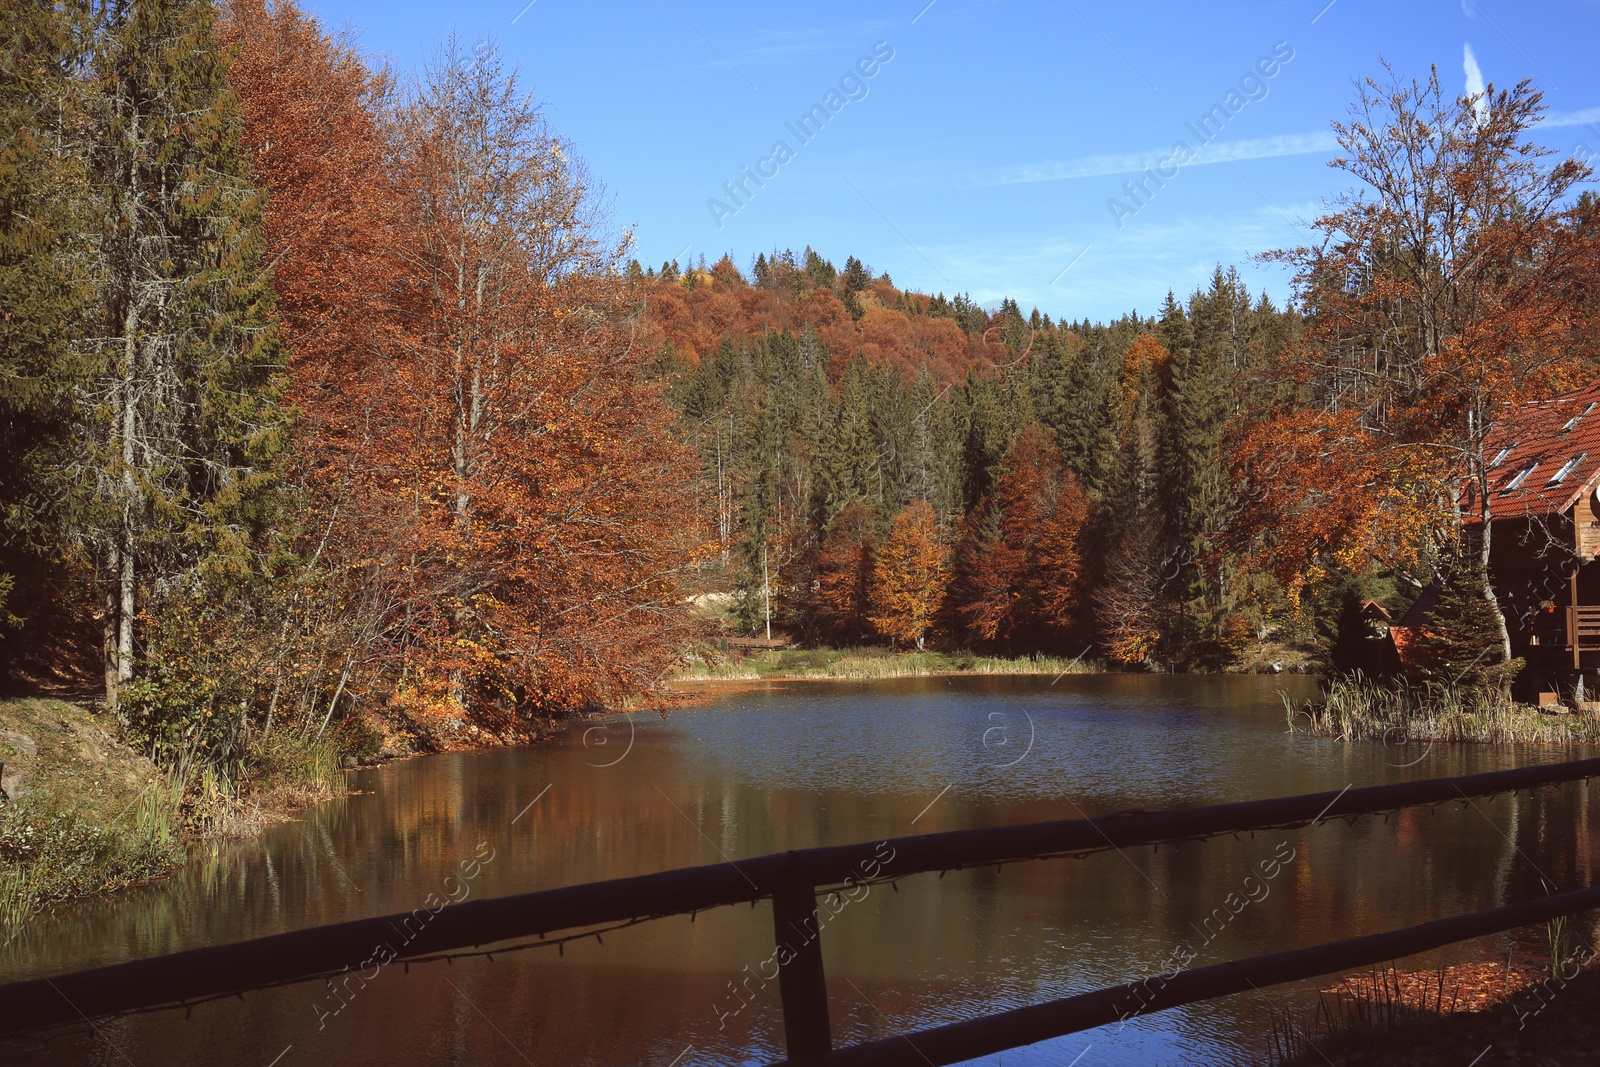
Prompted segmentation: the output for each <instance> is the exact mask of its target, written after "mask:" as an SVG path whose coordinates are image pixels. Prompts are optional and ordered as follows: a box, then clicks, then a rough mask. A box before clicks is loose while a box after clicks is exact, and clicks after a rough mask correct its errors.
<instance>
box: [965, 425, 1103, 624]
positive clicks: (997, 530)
mask: <svg viewBox="0 0 1600 1067" xmlns="http://www.w3.org/2000/svg"><path fill="white" fill-rule="evenodd" d="M1088 517H1089V501H1088V497H1087V495H1086V494H1085V493H1084V491H1083V489H1082V488H1081V487H1080V486H1079V484H1078V480H1077V478H1076V477H1075V476H1074V475H1073V474H1072V472H1071V471H1068V470H1066V468H1065V465H1064V464H1063V463H1062V461H1061V458H1060V453H1059V450H1058V449H1057V448H1056V444H1055V441H1054V439H1053V438H1052V436H1051V435H1050V433H1049V432H1048V431H1046V430H1044V429H1043V428H1042V427H1039V426H1037V425H1034V426H1031V427H1029V428H1028V429H1027V430H1025V431H1024V432H1023V433H1022V434H1021V436H1019V437H1018V438H1017V440H1016V442H1015V443H1014V444H1013V445H1012V446H1011V449H1010V452H1009V453H1008V455H1007V457H1006V463H1005V473H1004V474H1003V475H1002V476H1001V478H1000V481H999V483H998V485H996V487H995V490H994V493H993V495H992V497H991V498H989V499H986V500H985V501H984V502H983V503H982V504H981V505H980V506H979V507H978V508H976V509H975V510H974V514H973V515H972V516H970V517H969V519H968V522H967V524H966V529H965V533H964V536H963V538H962V544H961V546H960V547H959V548H958V563H957V573H958V579H957V584H956V588H955V591H954V597H955V600H956V603H955V610H956V613H957V614H958V615H959V617H960V618H961V621H962V623H963V624H964V628H965V629H966V631H967V632H968V633H970V634H971V635H972V636H973V637H974V638H975V639H977V640H979V641H985V642H989V641H996V640H1010V639H1012V638H1015V637H1018V636H1026V637H1030V638H1032V639H1033V640H1034V641H1039V640H1049V639H1050V638H1051V637H1055V636H1059V635H1060V634H1061V633H1062V632H1063V631H1064V630H1066V629H1067V628H1069V627H1070V626H1071V625H1073V623H1074V622H1075V621H1076V616H1077V609H1078V608H1079V607H1080V603H1079V600H1080V597H1081V595H1082V593H1083V589H1084V583H1083V579H1084V577H1085V575H1084V574H1083V563H1082V543H1081V542H1082V532H1083V529H1084V525H1085V523H1086V522H1087V521H1088Z"/></svg>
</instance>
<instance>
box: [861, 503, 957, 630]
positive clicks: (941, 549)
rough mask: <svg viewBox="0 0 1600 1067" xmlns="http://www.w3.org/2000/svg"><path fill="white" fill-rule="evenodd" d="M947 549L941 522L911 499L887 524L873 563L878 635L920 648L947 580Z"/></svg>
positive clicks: (873, 614)
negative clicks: (887, 530)
mask: <svg viewBox="0 0 1600 1067" xmlns="http://www.w3.org/2000/svg"><path fill="white" fill-rule="evenodd" d="M949 574H950V568H949V551H948V549H947V548H946V547H945V544H944V539H943V538H942V537H941V536H940V532H939V521H938V519H937V518H936V517H935V516H934V514H933V509H932V508H930V507H929V506H928V504H927V502H926V501H924V500H913V501H912V502H911V503H910V504H908V505H906V507H905V508H903V509H901V511H900V513H899V514H898V515H896V516H895V517H894V520H893V521H892V522H891V523H890V524H889V532H888V534H887V535H886V536H885V537H884V539H883V543H882V544H881V545H879V546H878V550H877V553H876V556H875V558H874V560H873V564H872V597H871V602H872V610H871V614H870V616H869V618H870V620H871V622H872V625H873V626H875V627H876V628H877V630H878V632H879V633H881V634H882V635H883V636H884V637H886V638H888V639H889V640H890V641H891V642H893V643H894V644H896V645H900V644H907V645H915V646H916V647H917V648H919V649H920V648H922V646H923V642H924V641H925V640H926V639H927V636H928V632H929V631H930V630H931V629H932V628H933V622H934V619H935V617H936V616H937V615H938V613H939V608H940V605H941V604H942V603H943V601H944V595H945V588H946V586H947V585H948V584H949Z"/></svg>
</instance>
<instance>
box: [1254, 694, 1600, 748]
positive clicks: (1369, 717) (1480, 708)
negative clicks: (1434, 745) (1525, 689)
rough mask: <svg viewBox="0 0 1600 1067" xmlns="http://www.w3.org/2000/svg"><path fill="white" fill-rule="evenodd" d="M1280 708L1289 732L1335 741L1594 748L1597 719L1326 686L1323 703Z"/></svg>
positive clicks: (1484, 700)
mask: <svg viewBox="0 0 1600 1067" xmlns="http://www.w3.org/2000/svg"><path fill="white" fill-rule="evenodd" d="M1284 707H1285V711H1286V713H1287V718H1288V721H1289V728H1290V729H1291V730H1304V731H1307V732H1309V733H1312V734H1314V735H1316V736H1318V737H1331V738H1335V739H1337V740H1340V741H1384V742H1388V743H1393V742H1395V741H1472V742H1480V743H1539V744H1596V743H1600V715H1595V714H1593V713H1592V712H1569V711H1567V709H1565V708H1535V707H1530V706H1528V705H1526V704H1518V703H1515V702H1514V701H1510V700H1507V699H1504V698H1502V697H1501V696H1500V695H1499V694H1498V693H1497V692H1495V691H1493V690H1485V689H1479V688H1468V687H1464V686H1463V687H1455V686H1444V685H1422V686H1416V685H1407V684H1404V683H1394V684H1380V683H1376V682H1371V681H1366V680H1363V679H1359V678H1357V679H1333V680H1330V681H1329V683H1328V689H1327V692H1326V694H1325V697H1324V699H1323V700H1322V701H1321V702H1320V703H1318V702H1313V703H1308V704H1296V703H1293V702H1292V701H1290V700H1289V699H1288V698H1287V697H1285V698H1284Z"/></svg>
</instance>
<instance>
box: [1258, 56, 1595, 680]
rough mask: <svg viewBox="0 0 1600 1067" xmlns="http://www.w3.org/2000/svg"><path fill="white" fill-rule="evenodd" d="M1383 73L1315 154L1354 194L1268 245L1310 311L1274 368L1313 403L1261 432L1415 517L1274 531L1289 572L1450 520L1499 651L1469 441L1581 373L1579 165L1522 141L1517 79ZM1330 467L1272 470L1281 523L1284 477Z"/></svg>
mask: <svg viewBox="0 0 1600 1067" xmlns="http://www.w3.org/2000/svg"><path fill="white" fill-rule="evenodd" d="M1389 74H1390V77H1389V79H1388V81H1387V82H1386V83H1380V82H1378V81H1375V80H1372V79H1368V80H1367V81H1366V82H1365V84H1364V85H1363V86H1362V88H1361V90H1360V93H1359V96H1358V97H1357V100H1356V102H1355V103H1354V105H1353V106H1352V108H1351V118H1350V120H1349V121H1348V122H1338V123H1335V124H1334V133H1335V136H1336V137H1337V138H1338V141H1339V144H1340V147H1341V149H1342V152H1341V154H1340V155H1339V157H1337V158H1336V159H1334V160H1333V161H1332V163H1331V165H1332V166H1334V167H1336V168H1338V169H1340V170H1343V171H1345V172H1346V173H1347V174H1349V175H1350V176H1352V177H1354V178H1355V179H1356V180H1357V181H1359V182H1360V183H1361V185H1360V187H1359V189H1358V190H1357V191H1354V192H1350V193H1346V194H1344V195H1343V196H1341V197H1340V198H1339V199H1337V200H1336V201H1334V204H1333V207H1334V209H1335V210H1332V211H1330V212H1329V213H1328V214H1326V215H1324V216H1322V217H1321V218H1319V219H1317V220H1316V222H1315V223H1314V224H1313V225H1314V228H1315V229H1316V230H1317V231H1318V232H1319V233H1320V235H1321V241H1320V242H1319V243H1317V244H1315V245H1307V246H1303V247H1299V248H1294V249H1288V250H1282V251H1279V252H1276V253H1273V258H1275V259H1277V260H1279V261H1281V262H1285V263H1288V264H1290V265H1292V266H1293V267H1294V268H1295V269H1296V271H1297V274H1296V279H1295V286H1296V290H1297V293H1298V295H1299V297H1300V298H1301V299H1302V301H1303V302H1304V303H1305V305H1306V306H1307V307H1308V308H1309V310H1310V312H1311V318H1310V341H1311V346H1310V347H1306V348H1298V349H1296V350H1295V351H1294V352H1293V354H1292V357H1291V358H1292V359H1293V363H1290V364H1288V365H1286V367H1285V369H1286V371H1288V374H1287V377H1288V378H1289V380H1290V381H1291V382H1292V383H1293V389H1294V391H1295V392H1298V393H1299V394H1300V396H1301V397H1302V398H1304V399H1308V400H1309V401H1310V403H1311V406H1312V408H1313V409H1314V411H1316V412H1318V414H1316V415H1314V416H1313V417H1312V418H1311V419H1310V421H1306V420H1305V419H1304V417H1303V416H1301V415H1299V414H1298V413H1294V412H1290V413H1286V415H1285V419H1284V420H1280V421H1281V422H1282V430H1281V431H1268V433H1269V435H1270V434H1271V433H1274V432H1277V433H1279V436H1295V437H1304V440H1303V441H1301V442H1299V443H1297V444H1295V445H1294V446H1292V447H1293V449H1294V450H1295V451H1296V452H1298V453H1300V454H1301V455H1303V456H1305V457H1307V458H1314V463H1315V464H1316V465H1318V466H1321V465H1332V466H1342V465H1353V466H1355V467H1358V468H1359V469H1360V470H1361V471H1362V472H1363V476H1362V477H1360V478H1358V479H1355V481H1356V482H1358V483H1359V484H1357V485H1354V486H1352V488H1356V489H1358V490H1359V492H1360V493H1361V495H1362V497H1363V499H1364V501H1365V502H1366V505H1365V507H1364V508H1363V509H1362V510H1365V511H1367V512H1369V513H1376V512H1380V511H1381V512H1388V513H1389V514H1390V516H1392V514H1393V511H1394V507H1392V506H1391V505H1392V504H1397V505H1398V506H1399V507H1400V508H1401V509H1404V510H1407V511H1410V512H1411V513H1412V515H1409V516H1407V518H1408V519H1411V518H1420V519H1421V520H1423V521H1404V522H1399V523H1395V522H1393V521H1392V519H1391V521H1388V522H1385V521H1382V519H1381V518H1380V519H1379V521H1376V522H1361V523H1355V524H1352V525H1349V526H1346V527H1342V528H1340V527H1333V526H1332V525H1331V524H1330V523H1329V520H1328V517H1326V516H1320V517H1318V518H1317V521H1318V522H1319V523H1320V524H1321V525H1323V526H1324V527H1326V531H1325V532H1324V533H1323V534H1322V536H1321V538H1320V539H1319V538H1317V537H1310V538H1307V537H1306V536H1305V535H1304V534H1300V533H1296V532H1295V531H1294V530H1293V529H1292V528H1291V529H1290V531H1289V534H1290V536H1288V537H1287V538H1282V539H1279V538H1273V539H1272V540H1274V541H1277V542H1278V543H1280V544H1282V545H1283V547H1284V548H1285V549H1286V550H1287V552H1288V553H1289V554H1290V555H1298V556H1299V561H1298V562H1297V563H1296V562H1290V561H1289V560H1288V559H1287V558H1286V557H1280V559H1282V560H1283V562H1284V566H1285V569H1286V570H1294V569H1296V568H1297V567H1298V568H1300V569H1301V570H1304V569H1305V568H1313V567H1316V566H1319V565H1320V564H1319V563H1318V562H1317V561H1315V560H1313V559H1312V558H1311V557H1310V556H1308V555H1307V553H1306V549H1307V548H1312V549H1314V551H1315V552H1316V553H1317V554H1320V555H1322V556H1323V557H1324V558H1325V557H1326V556H1327V555H1328V554H1332V555H1342V556H1343V557H1346V558H1347V559H1348V558H1352V557H1357V556H1363V555H1364V556H1367V557H1368V558H1369V559H1370V558H1372V557H1373V556H1377V557H1379V558H1382V557H1383V556H1396V555H1398V556H1402V557H1403V556H1406V555H1407V554H1414V552H1415V548H1414V547H1413V546H1409V545H1407V544H1406V542H1407V541H1413V540H1415V539H1416V538H1417V537H1419V536H1423V537H1431V538H1432V539H1433V540H1434V541H1436V542H1440V543H1442V542H1444V541H1446V540H1453V539H1455V538H1457V537H1458V536H1460V533H1461V531H1460V530H1459V524H1460V523H1461V522H1462V521H1466V522H1470V523H1472V524H1474V525H1475V526H1476V530H1475V531H1474V536H1473V540H1474V541H1475V544H1476V551H1477V552H1478V554H1479V565H1478V566H1477V568H1476V569H1475V570H1476V573H1478V574H1479V575H1480V576H1482V578H1483V581H1482V585H1481V588H1480V590H1479V593H1480V595H1481V596H1482V597H1483V599H1484V601H1485V604H1486V606H1487V608H1488V610H1489V611H1490V613H1491V615H1492V616H1493V618H1494V619H1495V620H1496V628H1497V630H1498V632H1499V635H1500V649H1499V657H1500V658H1501V659H1502V660H1509V659H1510V655H1511V651H1510V637H1509V634H1508V632H1507V629H1506V625H1505V619H1504V616H1503V615H1502V613H1501V610H1500V607H1499V604H1498V603H1497V601H1496V599H1495V594H1494V590H1493V589H1492V587H1491V586H1490V584H1489V579H1488V573H1489V572H1488V559H1489V552H1490V546H1491V542H1492V522H1491V516H1490V513H1489V503H1488V501H1489V480H1490V474H1489V472H1490V467H1491V462H1490V460H1491V457H1490V456H1488V455H1486V454H1485V441H1486V439H1487V438H1488V435H1489V434H1490V433H1491V430H1492V429H1493V428H1494V427H1496V425H1497V424H1499V426H1500V428H1501V429H1502V430H1503V429H1505V426H1506V421H1507V420H1508V419H1510V418H1513V417H1514V413H1515V412H1516V411H1517V409H1518V406H1519V405H1520V404H1521V403H1522V402H1524V401H1526V400H1528V399H1530V398H1534V397H1539V396H1547V395H1550V394H1552V393H1555V392H1558V391H1560V390H1561V389H1562V388H1564V387H1569V386H1571V385H1573V384H1576V383H1577V382H1578V381H1580V380H1581V379H1582V378H1583V376H1584V375H1585V374H1587V373H1588V372H1587V368H1586V365H1585V363H1584V362H1583V359H1582V358H1581V357H1582V356H1583V354H1584V353H1586V352H1587V351H1588V349H1589V344H1590V340H1589V339H1588V338H1587V337H1585V336H1583V335H1581V334H1580V331H1579V325H1580V323H1579V320H1578V317H1577V315H1576V311H1577V309H1578V307H1579V306H1580V305H1581V303H1582V301H1583V300H1584V299H1586V297H1585V294H1586V293H1589V292H1590V291H1591V290H1592V285H1591V280H1590V275H1592V271H1591V270H1589V269H1588V265H1587V261H1586V259H1585V257H1584V256H1583V255H1581V254H1580V252H1581V249H1580V247H1579V244H1578V242H1576V241H1574V240H1573V232H1574V231H1573V227H1572V226H1571V221H1572V208H1571V205H1570V204H1569V202H1568V199H1567V198H1568V196H1569V195H1570V193H1571V191H1572V189H1573V187H1574V186H1575V185H1576V184H1577V183H1578V182H1580V181H1582V180H1583V179H1584V178H1586V177H1587V176H1588V174H1589V170H1588V168H1587V166H1585V165H1584V164H1581V163H1579V162H1578V161H1577V160H1574V159H1563V160H1560V161H1557V162H1554V163H1551V162H1549V161H1548V159H1547V157H1548V156H1549V155H1550V154H1551V150H1549V149H1547V148H1545V147H1543V146H1541V145H1539V144H1538V143H1537V142H1535V141H1534V140H1533V139H1532V138H1531V136H1530V134H1531V132H1532V130H1533V129H1534V127H1535V126H1536V125H1537V123H1538V122H1539V118H1540V116H1541V114H1542V113H1543V111H1544V101H1543V95H1542V94H1541V93H1540V92H1539V91H1538V90H1537V89H1535V88H1533V86H1532V85H1531V84H1530V83H1528V82H1526V81H1524V82H1522V83H1519V84H1518V85H1517V86H1515V87H1514V88H1512V89H1509V90H1496V89H1495V88H1494V87H1493V86H1490V87H1489V88H1488V89H1487V90H1485V91H1484V92H1483V93H1480V94H1477V95H1471V96H1461V97H1457V98H1454V99H1451V98H1448V97H1446V96H1445V95H1444V93H1443V91H1442V90H1441V88H1440V85H1439V78H1438V72H1437V70H1435V71H1433V72H1432V73H1431V74H1430V76H1429V78H1428V79H1427V80H1426V81H1425V82H1418V81H1415V80H1412V81H1409V82H1407V81H1403V80H1402V79H1400V78H1399V77H1398V76H1397V75H1395V74H1394V73H1393V71H1392V69H1391V70H1390V72H1389ZM1308 434H1309V436H1305V435H1308ZM1463 477H1464V478H1465V480H1466V485H1467V492H1468V496H1467V498H1466V499H1465V500H1463V499H1462V494H1461V492H1460V490H1459V488H1458V487H1459V486H1460V485H1461V482H1460V479H1462V478H1463ZM1327 481H1328V478H1327V477H1325V476H1317V475H1316V474H1315V473H1313V474H1312V476H1311V477H1308V478H1305V479H1300V478H1296V477H1293V476H1290V477H1288V478H1285V479H1283V480H1281V481H1280V483H1279V486H1278V489H1279V491H1280V492H1287V493H1288V495H1289V499H1288V500H1285V501H1281V502H1279V504H1278V505H1277V507H1278V510H1280V511H1283V512H1286V513H1288V514H1287V515H1286V516H1285V517H1287V518H1289V519H1290V520H1291V525H1293V522H1294V520H1297V519H1299V518H1300V517H1301V516H1304V515H1306V514H1307V512H1308V511H1309V510H1310V508H1309V503H1308V500H1307V498H1306V496H1305V494H1303V493H1299V492H1296V490H1295V487H1296V485H1297V484H1300V483H1302V482H1303V483H1306V484H1309V485H1320V484H1325V483H1327ZM1261 492H1263V493H1264V492H1265V490H1264V489H1263V490H1261ZM1463 507H1464V511H1458V508H1463ZM1302 509H1304V510H1302ZM1390 532H1394V533H1396V534H1398V536H1399V540H1398V542H1391V541H1389V540H1388V537H1387V534H1388V533H1390ZM1375 534H1377V535H1379V536H1375ZM1319 540H1320V542H1321V543H1316V542H1317V541H1319Z"/></svg>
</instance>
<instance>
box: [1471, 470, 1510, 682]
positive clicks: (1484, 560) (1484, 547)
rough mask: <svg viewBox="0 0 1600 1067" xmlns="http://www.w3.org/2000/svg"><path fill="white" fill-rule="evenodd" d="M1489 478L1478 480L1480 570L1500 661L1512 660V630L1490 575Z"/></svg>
mask: <svg viewBox="0 0 1600 1067" xmlns="http://www.w3.org/2000/svg"><path fill="white" fill-rule="evenodd" d="M1487 482H1488V479H1487V478H1480V479H1479V480H1478V500H1479V507H1480V509H1481V510H1480V512H1479V514H1480V515H1481V516H1482V518H1483V522H1482V527H1483V539H1482V543H1481V544H1480V545H1479V546H1478V570H1479V573H1480V576H1481V577H1482V579H1483V598H1484V599H1485V600H1487V601H1488V602H1489V611H1490V613H1491V614H1492V615H1493V618H1494V626H1495V630H1496V631H1497V632H1498V633H1499V635H1500V662H1501V663H1510V662H1511V631H1510V630H1509V629H1507V627H1506V615H1505V612H1503V611H1501V610H1500V600H1499V598H1498V597H1496V596H1495V595H1494V581H1493V580H1492V579H1491V578H1490V576H1489V544H1490V537H1491V535H1492V533H1493V529H1494V520H1493V519H1492V518H1491V517H1490V514H1489V495H1488V493H1487V492H1485V490H1486V489H1487V488H1488V486H1487V484H1486V483H1487Z"/></svg>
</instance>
